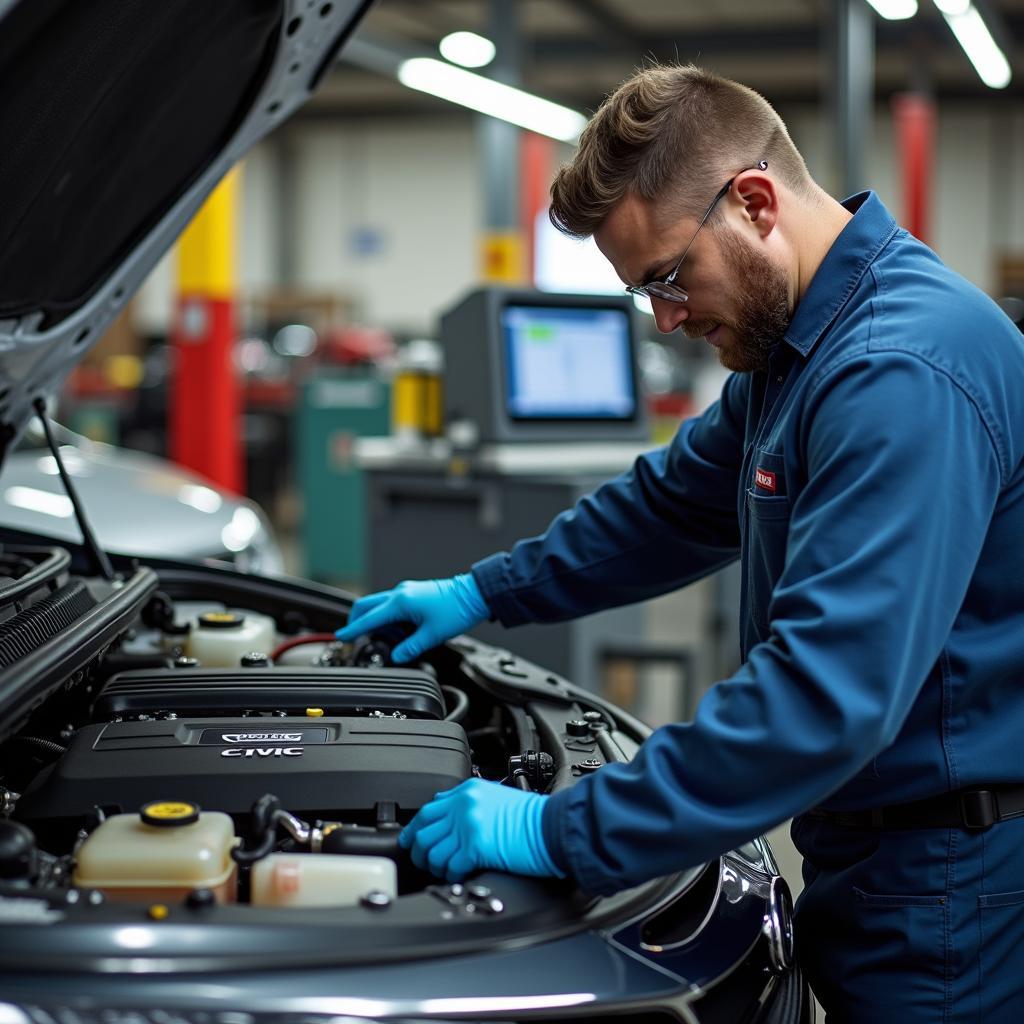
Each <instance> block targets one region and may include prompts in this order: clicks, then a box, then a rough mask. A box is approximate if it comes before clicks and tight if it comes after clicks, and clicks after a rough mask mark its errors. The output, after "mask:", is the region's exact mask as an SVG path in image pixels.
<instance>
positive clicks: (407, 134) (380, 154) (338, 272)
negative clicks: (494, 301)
mask: <svg viewBox="0 0 1024 1024" xmlns="http://www.w3.org/2000/svg"><path fill="white" fill-rule="evenodd" d="M296 151H297V161H298V166H297V168H296V181H297V182H298V189H299V197H298V203H297V205H296V216H297V219H298V226H299V238H300V243H301V244H300V246H299V249H298V266H297V272H298V276H299V279H300V281H302V282H303V283H305V284H307V285H308V286H309V287H312V288H336V289H339V290H340V291H342V292H343V293H346V294H348V295H350V296H352V297H353V299H354V300H355V301H356V302H357V310H358V313H359V315H360V316H361V317H362V318H363V319H364V320H365V321H366V322H369V323H374V324H383V325H384V326H386V327H389V328H391V329H401V330H406V331H413V332H424V331H429V330H430V329H431V327H432V325H433V324H434V323H435V321H436V319H437V316H438V314H439V312H440V311H441V310H443V309H444V308H445V307H447V306H448V305H450V304H451V303H452V301H453V300H454V299H456V298H457V297H458V295H459V294H460V293H461V292H462V291H463V290H464V289H466V288H467V287H469V286H470V285H471V284H472V283H473V282H474V281H475V280H476V270H477V265H478V259H477V244H478V240H479V236H480V231H481V223H482V213H483V198H482V195H481V184H480V180H479V179H480V175H479V172H478V167H477V164H478V161H477V158H476V144H475V140H474V137H473V134H472V131H471V130H468V129H465V130H464V129H461V128H459V127H457V126H456V127H452V126H448V125H446V126H443V127H440V128H434V127H431V125H430V123H429V122H427V121H415V122H408V123H403V124H388V125H386V126H382V127H380V128H374V127H373V126H372V125H370V124H367V125H366V126H362V127H356V128H346V129H328V128H316V129H310V130H309V131H307V132H305V133H304V134H303V136H302V138H301V139H300V140H299V141H298V143H297V145H296ZM360 239H362V246H363V251H362V252H361V251H360ZM367 250H368V251H367Z"/></svg>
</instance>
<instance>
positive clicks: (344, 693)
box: [93, 666, 445, 718]
mask: <svg viewBox="0 0 1024 1024" xmlns="http://www.w3.org/2000/svg"><path fill="white" fill-rule="evenodd" d="M306 708H322V709H323V711H324V714H326V715H332V714H333V715H349V714H366V713H367V712H369V711H374V710H379V711H383V712H384V713H385V714H390V713H391V712H393V711H400V712H402V714H405V715H415V716H416V717H418V718H444V714H445V706H444V697H443V696H442V694H441V687H440V686H439V685H438V682H437V680H436V679H435V678H434V677H433V676H431V675H430V674H429V673H427V672H424V671H422V670H421V669H413V668H377V669H371V668H319V667H318V668H288V667H284V666H282V667H280V668H278V667H274V668H248V669H237V668H188V669H142V670H137V671H131V672H119V673H118V674H117V675H116V676H113V677H112V678H111V679H110V680H109V681H108V682H107V685H106V686H105V687H104V688H103V690H102V692H101V693H100V695H99V696H98V697H97V698H96V702H95V704H94V705H93V715H94V717H96V718H113V717H114V716H115V715H125V716H127V715H134V714H142V713H146V714H153V713H154V712H157V711H173V712H174V713H175V714H177V715H179V716H181V715H212V714H229V715H240V714H241V713H242V712H243V711H246V710H253V711H276V710H282V711H287V712H289V713H290V714H296V715H304V714H305V713H306Z"/></svg>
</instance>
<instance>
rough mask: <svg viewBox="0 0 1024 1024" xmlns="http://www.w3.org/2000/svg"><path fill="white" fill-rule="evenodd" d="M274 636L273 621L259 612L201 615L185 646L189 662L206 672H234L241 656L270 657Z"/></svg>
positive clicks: (226, 612)
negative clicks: (256, 652) (258, 655)
mask: <svg viewBox="0 0 1024 1024" xmlns="http://www.w3.org/2000/svg"><path fill="white" fill-rule="evenodd" d="M276 636H277V633H276V631H275V628H274V620H273V619H272V618H271V617H270V616H269V615H260V614H259V613H258V612H237V611H222V612H203V613H202V614H201V615H199V616H198V617H197V618H196V619H195V621H194V622H193V623H192V631H191V632H190V633H189V634H188V639H187V640H186V641H185V644H184V651H185V653H186V654H187V655H188V656H189V657H190V658H197V659H198V660H199V662H200V663H201V664H202V665H205V666H207V667H209V668H237V667H238V665H239V664H240V663H241V660H242V657H243V655H246V654H251V653H253V652H255V651H258V652H260V653H261V654H270V652H271V651H272V650H273V649H274V646H275V638H276Z"/></svg>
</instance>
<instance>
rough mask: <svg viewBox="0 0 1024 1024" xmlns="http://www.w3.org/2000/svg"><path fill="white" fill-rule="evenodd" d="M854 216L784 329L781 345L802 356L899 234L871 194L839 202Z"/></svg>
mask: <svg viewBox="0 0 1024 1024" xmlns="http://www.w3.org/2000/svg"><path fill="white" fill-rule="evenodd" d="M843 206H844V207H845V208H846V209H847V210H849V211H850V213H852V214H853V219H852V220H850V221H849V222H848V223H847V225H846V226H845V227H844V228H843V230H842V231H841V232H840V233H839V237H838V238H837V239H836V240H835V242H833V243H832V248H831V249H829V251H828V253H827V254H826V256H825V259H824V260H822V263H821V266H820V267H818V270H817V272H816V273H815V275H814V277H813V278H811V283H810V285H809V286H808V288H807V291H806V292H805V293H804V296H803V298H802V299H801V300H800V302H799V304H798V305H797V307H796V311H795V312H794V314H793V319H792V320H791V321H790V324H789V327H788V328H787V329H786V334H785V340H786V341H787V342H789V344H790V345H792V346H793V348H795V349H796V350H797V351H798V352H799V353H800V354H801V355H803V356H806V355H807V353H808V352H810V350H811V348H812V347H813V346H814V343H815V342H816V341H817V340H818V339H819V338H820V337H821V336H822V335H823V334H824V333H825V331H826V330H827V328H828V326H829V324H830V323H832V321H833V320H834V319H835V318H836V314H837V313H838V312H839V310H840V309H842V307H843V304H844V303H845V302H846V300H847V299H849V297H850V296H851V295H852V294H853V290H854V289H855V288H856V287H857V285H858V284H859V283H860V280H861V278H862V277H863V276H864V272H865V271H866V270H867V268H868V267H869V266H870V265H871V263H873V262H874V260H875V258H876V257H877V256H878V254H879V253H880V252H881V251H882V249H883V248H884V247H885V246H886V245H887V244H888V243H889V240H890V239H891V238H892V236H893V235H895V234H896V232H897V231H898V230H899V225H898V224H897V223H896V221H895V220H893V217H892V214H891V213H889V211H888V210H887V209H886V208H885V206H884V205H883V203H882V201H881V200H880V199H879V198H878V196H876V195H875V193H874V192H859V193H857V195H855V196H850V198H849V199H844V200H843Z"/></svg>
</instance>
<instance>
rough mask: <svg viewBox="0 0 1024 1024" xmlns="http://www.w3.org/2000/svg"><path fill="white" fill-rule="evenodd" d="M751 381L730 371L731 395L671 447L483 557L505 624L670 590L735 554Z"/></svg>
mask: <svg viewBox="0 0 1024 1024" xmlns="http://www.w3.org/2000/svg"><path fill="white" fill-rule="evenodd" d="M749 386H750V385H749V378H746V379H743V378H740V377H739V376H737V375H733V376H732V377H730V378H728V380H727V381H726V384H725V387H724V389H723V392H722V398H721V400H720V401H718V402H716V403H715V404H714V405H712V406H711V407H710V408H709V409H708V410H707V412H706V413H704V415H702V416H699V417H696V418H694V419H691V420H688V421H686V422H685V423H683V424H682V426H681V427H680V428H679V430H678V431H677V433H676V436H675V438H674V439H673V440H672V443H671V444H669V445H668V446H667V447H665V448H661V449H658V450H657V451H654V452H651V453H649V454H646V455H643V456H641V457H640V458H638V459H637V460H636V462H635V463H634V465H633V467H632V469H630V470H629V471H628V472H626V473H623V474H622V475H620V476H618V477H616V478H615V479H613V480H611V481H609V482H608V483H606V484H603V485H602V486H601V487H599V488H598V489H597V490H596V491H594V492H593V493H591V494H588V495H586V496H585V497H583V498H581V499H580V500H579V502H577V504H576V505H575V507H574V508H572V509H569V510H567V511H566V512H563V513H562V514H561V515H559V516H557V517H556V518H555V520H554V521H553V522H552V523H551V525H550V526H549V527H548V529H547V531H546V532H545V533H544V534H543V535H542V536H539V537H533V538H530V539H528V540H523V541H520V542H519V543H518V544H516V545H515V547H514V548H513V549H512V550H511V552H500V553H498V554H496V555H492V556H491V557H490V558H486V559H484V560H482V561H480V562H477V563H476V564H475V565H474V566H473V567H472V571H473V576H474V578H475V579H476V581H477V584H478V586H479V587H480V590H481V592H482V594H483V596H484V599H485V600H486V602H487V605H488V607H489V608H490V609H491V612H492V614H493V615H494V617H495V618H497V619H498V620H499V621H500V622H501V623H502V624H503V625H505V626H515V625H520V624H521V623H524V622H559V621H562V620H564V619H569V618H575V617H576V616H580V615H586V614H589V613H590V612H596V611H600V610H602V609H605V608H612V607H616V606H618V605H623V604H630V603H631V602H634V601H640V600H643V599H645V598H648V597H653V596H655V595H657V594H662V593H665V592H666V591H668V590H671V589H673V588H675V587H678V586H681V585H682V584H684V583H688V582H690V581H691V580H694V579H698V578H700V577H701V576H704V575H707V574H708V573H710V572H712V571H714V570H715V569H717V568H719V567H720V566H722V565H725V564H727V563H728V562H730V561H732V560H734V559H735V558H736V557H737V555H738V554H739V525H738V518H737V512H736V489H737V485H738V480H739V473H740V468H741V465H742V460H743V436H744V426H745V420H744V417H745V414H746V405H747V402H746V391H747V390H748V389H749Z"/></svg>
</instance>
